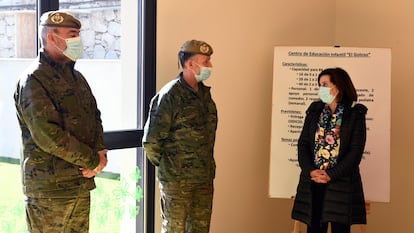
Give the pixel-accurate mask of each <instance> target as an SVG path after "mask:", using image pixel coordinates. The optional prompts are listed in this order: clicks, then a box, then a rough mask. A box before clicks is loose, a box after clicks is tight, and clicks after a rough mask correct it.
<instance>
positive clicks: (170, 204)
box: [143, 40, 217, 233]
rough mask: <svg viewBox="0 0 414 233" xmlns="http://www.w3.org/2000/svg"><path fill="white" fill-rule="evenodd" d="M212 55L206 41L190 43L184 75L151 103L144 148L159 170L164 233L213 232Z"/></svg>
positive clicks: (183, 55) (183, 58)
mask: <svg viewBox="0 0 414 233" xmlns="http://www.w3.org/2000/svg"><path fill="white" fill-rule="evenodd" d="M212 53H213V49H212V48H211V46H210V45H208V44H207V43H206V42H203V41H196V40H191V41H187V42H185V43H184V44H183V46H182V47H181V49H180V51H179V53H178V56H179V61H180V63H181V66H182V68H183V71H182V73H180V74H179V75H178V77H177V78H176V79H175V80H172V81H170V82H169V83H168V84H166V85H165V86H164V87H163V88H162V89H161V90H160V91H159V92H158V93H157V94H156V95H155V96H154V97H153V99H152V101H151V106H150V112H149V116H148V120H147V122H146V125H145V128H144V137H143V146H144V149H145V152H146V155H147V157H148V159H149V160H150V161H151V163H152V164H154V165H155V166H157V167H158V180H159V182H160V191H161V211H162V218H163V222H162V231H161V232H163V233H208V232H209V228H210V219H211V211H212V200H213V179H214V176H215V168H216V165H215V162H214V157H213V150H214V142H215V134H216V128H217V109H216V105H215V103H214V101H213V100H212V98H211V95H210V87H207V86H205V85H204V84H203V82H202V81H203V80H206V79H207V78H208V77H209V76H210V72H211V67H212V64H211V62H210V56H211V54H212Z"/></svg>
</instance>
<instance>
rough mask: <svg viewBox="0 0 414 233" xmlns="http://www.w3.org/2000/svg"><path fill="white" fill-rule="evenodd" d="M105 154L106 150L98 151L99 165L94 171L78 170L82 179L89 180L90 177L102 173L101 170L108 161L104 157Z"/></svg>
mask: <svg viewBox="0 0 414 233" xmlns="http://www.w3.org/2000/svg"><path fill="white" fill-rule="evenodd" d="M106 152H108V150H107V149H104V150H101V151H98V155H99V164H98V166H97V167H96V168H95V169H93V170H91V169H88V168H80V170H81V171H82V175H83V176H84V177H86V178H91V177H94V176H95V175H97V174H99V173H101V172H102V170H103V169H104V168H105V167H106V164H107V163H108V159H107V157H106Z"/></svg>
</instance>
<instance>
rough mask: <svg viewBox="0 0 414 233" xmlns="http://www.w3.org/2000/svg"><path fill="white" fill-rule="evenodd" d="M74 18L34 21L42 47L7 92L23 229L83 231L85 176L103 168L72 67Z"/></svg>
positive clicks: (77, 51)
mask: <svg viewBox="0 0 414 233" xmlns="http://www.w3.org/2000/svg"><path fill="white" fill-rule="evenodd" d="M80 28H81V23H80V22H79V20H78V19H76V18H74V17H73V16H72V15H70V14H68V13H65V12H61V11H53V12H46V13H45V14H43V15H42V17H41V19H40V26H39V37H40V39H41V43H42V50H41V51H40V53H39V57H38V61H37V62H35V63H33V64H32V66H31V67H30V68H29V70H28V71H27V73H26V72H25V73H24V75H22V77H21V78H20V80H19V82H18V85H17V89H16V91H15V94H14V99H15V104H16V109H17V117H18V120H19V124H20V128H21V131H22V143H23V155H22V173H23V174H22V178H23V188H24V194H25V196H26V216H27V219H26V220H27V226H28V230H29V232H31V233H38V232H39V233H40V232H42V233H45V232H48V233H67V232H76V233H82V232H88V230H89V229H88V228H89V210H90V190H92V189H94V188H95V182H94V179H93V177H94V176H95V175H96V174H97V173H99V172H101V171H102V169H103V168H104V167H105V166H106V163H107V159H106V152H107V150H106V149H105V145H104V143H103V129H102V122H101V118H100V112H99V110H98V109H97V104H96V101H95V98H94V96H93V95H92V92H91V89H90V87H89V86H88V84H87V82H86V80H85V78H84V77H83V76H82V74H81V73H79V72H78V71H77V70H75V69H74V65H75V60H76V59H77V58H79V56H80V55H81V53H82V51H83V48H82V44H81V42H80V37H79V31H80Z"/></svg>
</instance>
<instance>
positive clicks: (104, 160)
mask: <svg viewBox="0 0 414 233" xmlns="http://www.w3.org/2000/svg"><path fill="white" fill-rule="evenodd" d="M107 152H108V150H107V149H104V150H101V151H98V154H99V165H98V166H97V167H96V168H95V169H93V170H94V171H96V172H97V173H101V171H102V170H103V169H104V168H105V167H106V164H107V163H108V158H107V157H106V153H107Z"/></svg>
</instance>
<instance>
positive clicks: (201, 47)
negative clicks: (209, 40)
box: [200, 44, 210, 53]
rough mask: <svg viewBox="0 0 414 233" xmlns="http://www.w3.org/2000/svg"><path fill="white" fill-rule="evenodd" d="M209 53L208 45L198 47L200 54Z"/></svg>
mask: <svg viewBox="0 0 414 233" xmlns="http://www.w3.org/2000/svg"><path fill="white" fill-rule="evenodd" d="M209 51H210V48H209V47H208V45H206V44H202V45H201V46H200V52H202V53H208V52H209Z"/></svg>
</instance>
